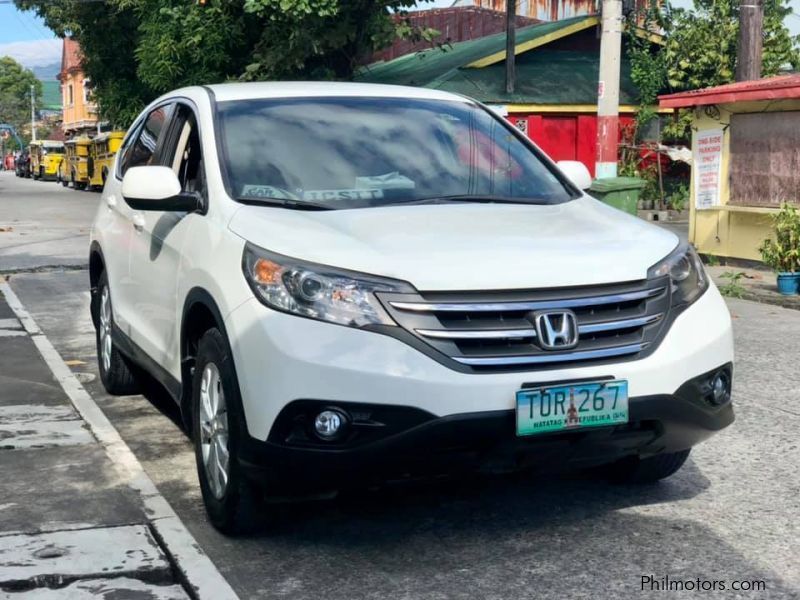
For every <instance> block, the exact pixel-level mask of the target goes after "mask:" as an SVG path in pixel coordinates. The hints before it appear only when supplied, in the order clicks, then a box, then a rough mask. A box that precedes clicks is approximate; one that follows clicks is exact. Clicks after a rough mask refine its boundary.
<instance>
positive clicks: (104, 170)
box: [87, 131, 125, 189]
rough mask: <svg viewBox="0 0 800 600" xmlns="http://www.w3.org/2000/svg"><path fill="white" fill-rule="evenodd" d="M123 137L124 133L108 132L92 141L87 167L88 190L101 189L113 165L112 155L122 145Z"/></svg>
mask: <svg viewBox="0 0 800 600" xmlns="http://www.w3.org/2000/svg"><path fill="white" fill-rule="evenodd" d="M124 137H125V132H124V131H109V132H107V133H101V134H100V135H98V136H97V137H96V138H94V139H93V140H92V142H91V146H90V147H89V159H88V165H87V174H88V176H89V187H90V188H95V189H102V188H103V186H104V185H105V183H106V179H107V178H108V174H109V173H110V172H111V168H112V166H113V165H114V155H115V154H116V153H117V150H119V147H120V146H121V145H122V138H124Z"/></svg>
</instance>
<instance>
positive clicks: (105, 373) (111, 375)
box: [92, 271, 140, 396]
mask: <svg viewBox="0 0 800 600" xmlns="http://www.w3.org/2000/svg"><path fill="white" fill-rule="evenodd" d="M106 294H107V295H108V296H107V302H108V307H107V313H105V314H104V310H105V307H104V300H103V299H104V296H105V295H106ZM92 316H93V320H94V324H95V342H96V347H97V366H98V369H99V371H100V381H102V382H103V387H104V388H106V391H107V392H108V393H109V394H112V395H114V396H128V395H131V394H136V393H138V392H139V389H140V388H139V382H138V381H137V378H136V369H135V367H133V365H132V364H131V363H130V362H129V361H128V359H127V358H125V357H124V356H123V355H122V354H121V353H120V351H119V350H118V349H117V347H116V345H115V344H114V342H113V340H112V338H111V325H112V324H113V322H114V311H113V309H112V305H111V290H110V288H109V286H108V276H107V275H106V272H105V271H103V273H101V275H100V279H99V281H98V283H97V292H96V293H95V294H94V296H93V297H92ZM106 319H108V321H107V322H106ZM103 345H106V348H105V350H106V352H107V353H108V357H107V358H106V357H105V356H104V354H103V351H104V350H103Z"/></svg>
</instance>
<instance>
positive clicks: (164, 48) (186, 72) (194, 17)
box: [15, 0, 416, 127]
mask: <svg viewBox="0 0 800 600" xmlns="http://www.w3.org/2000/svg"><path fill="white" fill-rule="evenodd" d="M15 3H16V4H17V6H19V7H20V8H22V9H28V10H34V11H36V13H37V14H39V15H40V16H41V17H42V18H43V19H44V21H45V23H46V25H47V26H48V27H50V28H51V29H52V30H53V31H55V32H56V34H58V35H62V36H63V35H72V36H73V37H74V38H75V39H76V40H77V41H78V42H79V43H80V45H81V49H82V51H83V55H84V70H85V71H86V74H87V75H88V77H89V78H90V79H91V81H92V85H93V90H92V94H93V96H94V98H95V100H96V101H97V104H98V108H99V110H100V114H101V115H102V117H103V118H105V119H107V120H109V121H111V122H112V123H115V124H116V125H118V126H123V127H124V126H127V125H128V124H129V123H130V122H131V120H132V119H133V118H134V116H135V115H136V114H137V113H138V112H139V111H140V110H141V109H142V107H143V106H144V105H145V104H146V103H148V102H149V101H151V100H153V99H154V98H156V97H157V96H158V95H160V94H161V93H164V92H166V91H169V90H171V89H174V88H176V87H180V86H184V85H194V84H203V83H216V82H220V81H226V80H237V79H241V80H261V79H347V78H349V77H351V76H352V73H353V70H354V69H355V68H356V67H357V66H358V65H359V64H360V61H361V60H363V58H364V57H365V56H368V55H369V54H370V53H371V52H372V51H374V50H375V49H377V48H380V47H383V46H384V45H386V44H388V43H389V42H391V40H392V39H393V37H394V36H396V35H398V34H406V35H411V33H416V32H407V31H406V29H408V26H407V25H405V26H404V25H403V23H402V22H401V23H396V22H395V21H394V20H393V19H392V16H393V13H396V12H397V11H402V10H403V9H405V8H407V7H409V6H412V5H414V4H415V1H414V0H243V1H242V0H238V1H235V2H230V1H228V0H206V1H205V2H196V1H193V0H106V1H105V2H84V1H82V0H60V1H59V2H52V0H15Z"/></svg>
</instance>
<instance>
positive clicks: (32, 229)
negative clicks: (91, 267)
mask: <svg viewBox="0 0 800 600" xmlns="http://www.w3.org/2000/svg"><path fill="white" fill-rule="evenodd" d="M99 199H100V194H97V193H95V192H88V191H87V192H77V191H74V190H72V189H66V188H63V187H62V186H61V185H59V184H57V183H55V182H52V181H34V180H33V179H20V178H18V177H15V176H14V174H13V173H11V172H8V171H3V172H0V273H2V272H4V271H9V270H14V269H35V268H42V267H48V266H53V265H66V266H76V265H84V264H86V262H87V261H88V253H87V248H88V245H89V243H88V240H89V226H90V225H91V223H92V219H93V218H94V212H95V209H96V208H97V202H98V200H99Z"/></svg>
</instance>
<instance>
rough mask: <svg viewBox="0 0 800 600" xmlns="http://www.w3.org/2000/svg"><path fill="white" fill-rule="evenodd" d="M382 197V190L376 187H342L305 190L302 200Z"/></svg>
mask: <svg viewBox="0 0 800 600" xmlns="http://www.w3.org/2000/svg"><path fill="white" fill-rule="evenodd" d="M381 198H383V190H376V189H350V190H348V189H344V190H306V191H304V192H303V200H313V201H314V202H321V201H325V200H328V201H331V200H333V201H337V200H380V199H381Z"/></svg>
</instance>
